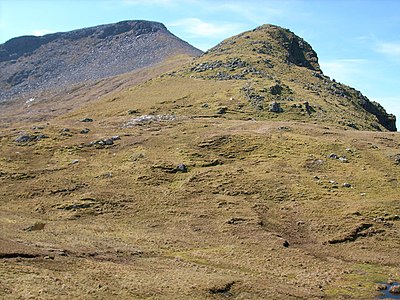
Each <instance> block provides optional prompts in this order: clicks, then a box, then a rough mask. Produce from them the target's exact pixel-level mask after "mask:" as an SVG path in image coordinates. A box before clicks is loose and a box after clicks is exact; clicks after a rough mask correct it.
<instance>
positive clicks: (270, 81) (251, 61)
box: [182, 25, 396, 131]
mask: <svg viewBox="0 0 400 300" xmlns="http://www.w3.org/2000/svg"><path fill="white" fill-rule="evenodd" d="M182 73H183V75H186V76H188V77H190V78H197V79H206V80H218V81H226V80H230V81H232V84H237V86H238V88H239V90H240V91H241V94H239V95H236V97H237V98H240V97H244V98H245V99H247V100H248V101H249V103H250V105H251V106H252V107H253V108H254V109H255V110H256V111H257V115H259V116H261V118H266V119H269V118H279V119H281V120H291V119H293V120H300V119H302V120H310V121H313V122H318V121H321V120H328V119H329V120H330V122H332V123H336V124H340V125H341V126H346V127H350V128H354V129H360V130H390V131H396V117H395V116H394V115H391V114H388V113H387V112H386V111H385V109H384V108H383V107H382V106H381V105H380V104H378V103H376V102H373V101H369V100H368V98H367V97H365V96H364V95H362V94H361V93H360V92H359V91H356V90H355V89H353V88H351V87H349V86H346V85H344V84H341V83H338V82H336V81H335V80H333V79H332V80H331V78H329V77H328V76H325V75H324V74H323V72H322V70H321V68H320V66H319V63H318V56H317V53H316V52H315V51H314V50H313V49H312V47H311V45H310V44H309V43H307V42H306V41H305V40H304V39H302V38H301V37H299V36H297V35H296V34H294V33H293V32H291V31H290V30H288V29H284V28H281V27H279V26H275V25H262V26H260V27H257V28H255V29H253V30H251V31H246V32H243V33H241V34H238V35H236V36H233V37H231V38H228V39H226V40H224V41H222V42H221V43H219V44H218V45H217V46H215V47H214V48H212V49H210V50H209V51H207V52H206V53H205V54H204V55H202V56H201V57H199V58H197V59H195V60H194V61H193V63H192V64H191V65H190V66H189V67H188V68H186V69H185V70H183V71H182ZM234 81H235V82H234ZM269 107H270V108H272V109H269ZM278 107H279V109H278ZM271 112H279V113H280V114H279V116H276V115H271Z"/></svg>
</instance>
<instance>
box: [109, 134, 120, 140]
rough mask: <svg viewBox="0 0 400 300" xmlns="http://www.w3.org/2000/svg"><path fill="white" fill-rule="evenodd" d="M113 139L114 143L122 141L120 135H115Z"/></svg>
mask: <svg viewBox="0 0 400 300" xmlns="http://www.w3.org/2000/svg"><path fill="white" fill-rule="evenodd" d="M111 139H112V140H113V141H118V140H120V139H121V137H120V136H119V135H114V136H112V137H111Z"/></svg>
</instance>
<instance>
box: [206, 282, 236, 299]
mask: <svg viewBox="0 0 400 300" xmlns="http://www.w3.org/2000/svg"><path fill="white" fill-rule="evenodd" d="M234 284H235V281H231V282H228V283H226V284H224V285H223V286H215V287H212V288H210V289H209V293H210V294H214V295H215V294H224V295H225V296H230V295H231V293H230V290H231V288H232V286H233V285H234Z"/></svg>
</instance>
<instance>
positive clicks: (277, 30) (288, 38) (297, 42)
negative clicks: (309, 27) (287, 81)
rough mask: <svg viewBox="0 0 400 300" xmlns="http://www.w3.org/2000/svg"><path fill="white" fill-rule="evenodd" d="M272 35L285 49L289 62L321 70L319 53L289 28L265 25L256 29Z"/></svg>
mask: <svg viewBox="0 0 400 300" xmlns="http://www.w3.org/2000/svg"><path fill="white" fill-rule="evenodd" d="M255 31H263V32H265V34H267V35H270V36H271V37H272V39H273V40H274V41H275V42H276V43H277V44H278V45H279V46H280V47H281V48H283V49H284V50H285V51H284V52H285V55H286V58H287V62H289V63H292V64H295V65H296V66H300V67H306V68H308V69H311V70H314V71H320V70H321V69H320V66H319V64H318V56H317V53H316V52H315V51H314V50H313V49H312V47H311V46H310V44H308V43H307V42H306V41H305V40H303V39H302V38H301V37H299V36H297V35H295V34H294V33H293V32H291V31H290V30H289V29H285V28H282V27H279V26H275V25H263V26H260V27H258V28H256V29H255Z"/></svg>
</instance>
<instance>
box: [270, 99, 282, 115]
mask: <svg viewBox="0 0 400 300" xmlns="http://www.w3.org/2000/svg"><path fill="white" fill-rule="evenodd" d="M269 111H270V112H274V113H281V112H283V109H282V107H281V105H280V104H279V103H278V102H276V101H274V102H271V103H270V104H269Z"/></svg>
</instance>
